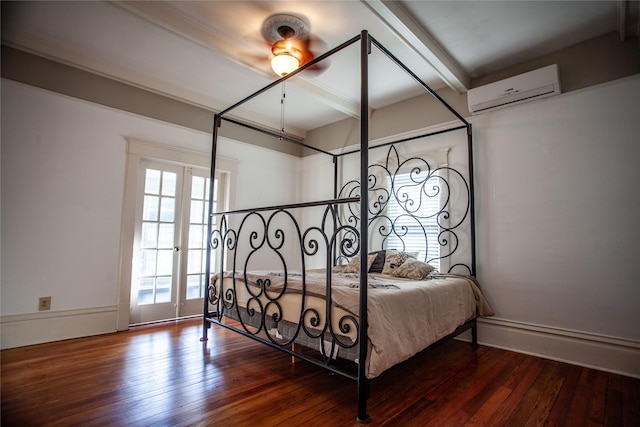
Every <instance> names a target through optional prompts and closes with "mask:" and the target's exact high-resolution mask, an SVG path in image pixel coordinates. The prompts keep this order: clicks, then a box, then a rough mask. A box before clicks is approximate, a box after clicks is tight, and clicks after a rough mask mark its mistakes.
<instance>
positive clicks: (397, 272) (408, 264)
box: [391, 258, 434, 280]
mask: <svg viewBox="0 0 640 427" xmlns="http://www.w3.org/2000/svg"><path fill="white" fill-rule="evenodd" d="M433 270H434V269H433V266H432V265H429V264H427V263H426V262H422V261H418V260H417V259H414V258H409V259H407V260H406V261H405V262H404V263H402V265H401V266H400V267H398V268H396V269H394V270H393V272H392V273H391V274H392V275H393V276H396V277H403V278H405V279H412V280H423V279H426V278H427V276H429V274H430V273H431V272H432V271H433Z"/></svg>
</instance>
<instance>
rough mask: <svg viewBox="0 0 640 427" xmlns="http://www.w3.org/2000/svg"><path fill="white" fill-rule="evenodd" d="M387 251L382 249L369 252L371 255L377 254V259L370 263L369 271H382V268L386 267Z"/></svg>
mask: <svg viewBox="0 0 640 427" xmlns="http://www.w3.org/2000/svg"><path fill="white" fill-rule="evenodd" d="M386 252H387V251H385V250H382V251H376V252H371V253H370V254H369V256H371V255H375V256H376V257H375V259H374V260H373V262H372V263H369V273H382V269H383V268H384V261H385V253H386Z"/></svg>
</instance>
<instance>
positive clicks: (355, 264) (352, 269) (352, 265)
mask: <svg viewBox="0 0 640 427" xmlns="http://www.w3.org/2000/svg"><path fill="white" fill-rule="evenodd" d="M375 259H376V255H375V254H372V255H369V256H368V258H367V268H371V264H373V261H374V260H375ZM333 271H336V270H335V267H334V269H333ZM340 272H341V273H359V272H360V256H359V255H356V256H354V257H353V258H351V261H349V264H347V265H345V266H344V269H343V270H342V271H340Z"/></svg>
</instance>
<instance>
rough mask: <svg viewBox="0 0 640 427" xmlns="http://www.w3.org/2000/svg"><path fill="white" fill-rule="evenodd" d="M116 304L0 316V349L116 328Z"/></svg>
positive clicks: (100, 332) (89, 334) (84, 335)
mask: <svg viewBox="0 0 640 427" xmlns="http://www.w3.org/2000/svg"><path fill="white" fill-rule="evenodd" d="M117 312H118V310H117V306H108V307H96V308H90V309H80V310H61V311H47V312H37V313H27V314H15V315H6V316H1V317H0V330H1V337H0V349H6V348H14V347H22V346H26V345H33V344H42V343H45V342H52V341H60V340H65V339H70V338H80V337H86V336H91V335H100V334H106V333H110V332H115V331H116V323H117Z"/></svg>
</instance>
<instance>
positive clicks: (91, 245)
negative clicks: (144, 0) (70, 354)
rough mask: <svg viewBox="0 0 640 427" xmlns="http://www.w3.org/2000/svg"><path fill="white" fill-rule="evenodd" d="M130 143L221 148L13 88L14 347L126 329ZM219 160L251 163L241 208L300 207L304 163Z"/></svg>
mask: <svg viewBox="0 0 640 427" xmlns="http://www.w3.org/2000/svg"><path fill="white" fill-rule="evenodd" d="M125 137H135V138H137V139H140V140H146V141H153V142H156V143H162V144H172V145H176V146H181V147H184V148H188V149H191V150H196V151H202V152H204V153H209V152H210V147H211V136H210V135H209V134H206V133H203V132H197V131H193V130H189V129H186V128H182V127H179V126H174V125H169V124H167V123H164V122H160V121H157V120H152V119H148V118H145V117H141V116H137V115H134V114H129V113H125V112H122V111H118V110H114V109H110V108H106V107H102V106H99V105H96V104H92V103H89V102H85V101H80V100H77V99H74V98H70V97H65V96H61V95H58V94H55V93H52V92H48V91H45V90H42V89H37V88H34V87H31V86H27V85H23V84H20V83H16V82H14V81H11V80H6V79H2V169H1V173H2V181H1V182H2V216H1V220H2V229H1V232H2V236H1V238H2V240H1V243H2V269H1V274H2V278H1V279H2V283H1V294H0V296H1V303H0V304H1V305H0V309H1V314H2V347H3V348H4V347H8V346H15V345H25V344H32V343H35V342H43V341H48V340H54V339H62V338H69V337H72V336H81V335H90V334H95V333H102V332H108V331H114V330H115V329H116V315H117V313H116V310H117V302H118V301H117V299H118V289H119V285H120V284H119V283H118V281H119V280H118V279H119V275H120V271H119V265H120V264H119V255H120V227H121V218H122V215H123V197H124V196H123V195H124V182H125V170H126V158H127V154H126V140H125ZM219 154H221V155H223V156H225V157H230V158H234V157H235V158H239V157H240V156H241V157H242V158H243V159H251V160H246V161H245V160H240V161H239V162H238V179H237V188H238V189H241V191H238V193H237V194H236V195H235V200H236V202H237V203H238V204H239V205H242V206H243V207H247V206H248V205H253V204H254V202H257V203H262V202H263V201H265V200H274V201H277V202H281V201H282V202H284V201H285V200H287V199H288V198H290V197H291V194H294V195H295V197H297V196H298V194H299V180H297V179H295V178H294V176H296V175H297V173H298V172H299V160H298V159H297V158H294V157H291V156H288V155H284V154H281V153H276V152H273V151H270V150H265V149H261V148H256V147H254V146H251V145H248V144H241V143H234V142H230V141H227V143H226V144H221V145H220V149H219ZM265 180H266V181H267V182H275V183H276V184H277V185H275V186H268V185H265V186H263V185H260V184H261V183H264V182H265ZM256 184H258V185H256ZM42 296H51V297H52V302H51V311H50V312H38V298H39V297H42ZM74 316H85V317H86V316H89V317H92V316H93V318H94V320H95V322H93V323H92V321H90V320H87V319H86V318H83V321H82V322H84V323H85V325H86V327H84V328H82V327H79V325H78V321H77V317H74ZM63 317H64V318H65V319H66V320H63V321H60V318H63ZM43 320H44V323H42V322H41V321H43ZM39 322H40V323H39ZM82 322H81V323H82ZM35 324H38V325H40V327H42V328H44V331H34V330H32V329H29V328H30V326H29V325H35Z"/></svg>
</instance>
